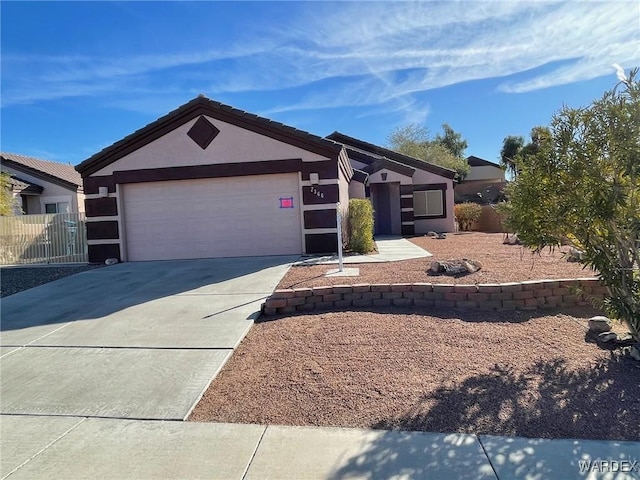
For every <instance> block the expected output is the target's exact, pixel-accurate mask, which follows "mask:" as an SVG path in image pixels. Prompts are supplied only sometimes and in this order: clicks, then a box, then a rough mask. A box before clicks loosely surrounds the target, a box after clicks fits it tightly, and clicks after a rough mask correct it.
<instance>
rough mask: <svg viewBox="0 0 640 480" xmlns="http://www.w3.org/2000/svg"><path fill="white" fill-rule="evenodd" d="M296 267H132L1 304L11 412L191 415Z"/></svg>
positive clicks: (276, 260)
mask: <svg viewBox="0 0 640 480" xmlns="http://www.w3.org/2000/svg"><path fill="white" fill-rule="evenodd" d="M295 260H296V257H252V258H233V259H207V260H189V261H168V262H143V263H124V264H120V265H115V266H111V267H105V268H101V269H96V270H92V271H88V272H84V273H81V274H78V275H74V276H71V277H67V278H64V279H61V280H58V281H56V282H52V283H49V284H46V285H42V286H40V287H37V288H34V289H31V290H28V291H24V292H21V293H18V294H15V295H12V296H10V297H6V298H4V299H2V324H1V332H0V345H1V347H0V355H1V356H2V358H1V360H0V369H1V371H0V391H1V392H2V398H1V399H0V413H2V414H38V415H71V416H83V417H103V418H105V417H106V418H131V419H156V420H182V419H184V418H185V417H186V416H187V415H188V414H189V412H190V411H191V409H192V408H193V406H194V405H195V403H196V402H197V401H198V400H199V398H200V396H201V395H202V393H203V392H204V390H205V389H206V388H207V386H208V385H209V383H210V382H211V380H212V379H213V377H214V376H215V375H216V374H217V373H218V371H219V370H220V368H221V367H222V365H224V363H225V362H226V360H227V359H228V358H229V357H230V355H231V353H232V352H233V349H234V348H235V347H236V346H237V345H238V344H239V342H240V341H241V340H242V338H243V337H244V335H245V334H246V332H247V331H248V330H249V328H250V327H251V324H252V322H253V320H254V319H255V318H256V317H257V316H258V313H259V309H260V304H261V303H262V301H263V300H264V298H265V297H267V296H268V295H270V294H271V292H272V291H273V289H274V288H275V287H276V285H277V284H278V282H279V281H280V279H281V278H282V276H283V275H284V274H285V273H286V271H287V269H288V267H289V266H290V264H291V263H292V262H293V261H295Z"/></svg>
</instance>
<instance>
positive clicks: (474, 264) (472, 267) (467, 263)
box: [462, 258, 482, 273]
mask: <svg viewBox="0 0 640 480" xmlns="http://www.w3.org/2000/svg"><path fill="white" fill-rule="evenodd" d="M462 265H463V266H464V268H466V269H467V272H469V273H476V272H477V271H478V270H480V269H481V268H482V264H481V263H480V262H479V261H478V260H468V259H466V258H463V259H462Z"/></svg>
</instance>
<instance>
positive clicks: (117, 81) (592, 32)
mask: <svg viewBox="0 0 640 480" xmlns="http://www.w3.org/2000/svg"><path fill="white" fill-rule="evenodd" d="M290 10H291V15H290V17H287V18H286V19H280V20H279V23H278V24H277V25H276V26H273V27H270V30H267V31H266V33H265V32H262V33H261V37H260V38H261V40H260V41H259V42H257V41H256V36H255V35H253V36H252V38H251V40H246V41H244V42H243V41H242V39H234V38H227V39H217V41H218V42H226V43H220V45H219V46H217V48H215V49H211V48H203V49H201V50H195V51H194V50H190V51H175V52H167V53H164V54H160V55H159V54H144V53H139V54H133V55H130V56H128V57H124V58H120V57H118V58H102V57H101V58H95V57H92V56H62V55H61V56H58V57H34V56H20V55H18V54H16V53H15V52H13V53H12V52H9V54H8V55H3V59H2V66H3V77H5V78H7V79H10V81H5V82H4V85H3V99H2V102H3V105H11V104H17V103H18V104H19V103H32V102H37V101H41V100H51V99H57V98H67V97H74V96H100V95H104V94H107V93H113V92H117V93H119V94H122V95H124V96H125V97H126V96H127V95H129V97H130V96H132V95H135V94H136V92H140V91H143V92H151V93H148V94H146V95H145V96H142V97H140V98H138V99H137V100H135V99H134V100H132V101H129V98H124V99H122V100H119V101H117V102H115V103H113V101H112V105H121V106H123V107H124V108H127V106H128V107H129V108H133V109H145V110H146V109H154V106H157V102H154V101H153V98H154V94H153V93H152V92H154V91H155V92H156V94H155V97H160V96H162V95H164V96H163V98H165V99H166V98H168V96H167V92H171V95H170V97H171V98H174V97H175V98H177V97H181V96H184V93H188V92H192V91H197V92H205V93H208V94H210V95H212V96H221V95H222V96H224V95H232V94H234V93H242V92H245V93H246V92H280V91H288V92H289V93H290V95H288V98H287V100H286V101H281V103H276V104H275V105H274V106H273V107H271V108H270V109H269V110H268V111H267V112H264V113H272V114H273V113H283V112H290V111H293V110H301V111H302V110H312V109H318V108H339V107H345V106H379V107H380V108H382V109H389V110H393V109H394V108H395V107H396V106H401V107H406V108H407V109H408V110H411V108H412V106H414V105H416V104H417V103H416V102H417V100H416V96H417V95H418V94H419V93H421V92H426V91H429V90H432V89H437V88H441V87H446V86H450V85H454V84H457V83H461V82H468V81H473V80H480V79H491V78H495V79H501V78H504V79H505V80H504V81H503V83H502V84H501V85H500V86H499V87H498V88H499V90H500V91H502V92H505V93H522V92H529V91H534V90H538V89H543V88H549V87H553V86H556V85H564V84H570V83H574V82H579V81H582V80H588V79H592V78H595V77H599V76H602V75H612V70H611V64H612V63H614V62H617V63H620V64H621V65H623V66H627V67H631V66H635V64H637V62H638V47H637V45H638V42H639V41H640V29H639V28H638V22H639V19H640V4H638V3H637V2H636V1H633V2H624V1H621V2H616V1H613V2H606V1H581V2H578V1H575V2H572V1H568V2H564V1H563V2H540V1H534V2H524V1H517V2H512V1H510V2H500V1H470V2H462V1H449V2H423V3H410V2H398V3H371V2H356V3H337V4H336V3H332V4H326V3H320V2H318V3H304V4H298V3H292V4H291V9H290ZM240 20H241V19H239V21H240ZM195 34H196V32H194V35H195ZM201 34H202V33H201V32H197V35H201ZM273 98H278V96H277V95H273ZM275 102H278V100H274V103H275ZM160 103H163V104H164V102H160ZM156 110H157V108H156ZM415 111H416V115H417V116H419V115H421V114H420V113H419V112H420V111H422V110H421V107H420V108H416V110H415ZM154 113H156V112H154ZM416 118H418V117H416Z"/></svg>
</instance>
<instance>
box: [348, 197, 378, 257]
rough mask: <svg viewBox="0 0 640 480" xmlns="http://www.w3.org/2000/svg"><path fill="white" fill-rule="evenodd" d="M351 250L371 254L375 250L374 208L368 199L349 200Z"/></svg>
mask: <svg viewBox="0 0 640 480" xmlns="http://www.w3.org/2000/svg"><path fill="white" fill-rule="evenodd" d="M348 218H349V222H348V224H349V250H351V251H352V252H355V253H369V252H371V251H373V250H374V248H375V243H374V241H373V206H372V205H371V202H370V201H369V200H367V199H360V198H352V199H351V200H349V217H348Z"/></svg>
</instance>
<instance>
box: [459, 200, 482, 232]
mask: <svg viewBox="0 0 640 480" xmlns="http://www.w3.org/2000/svg"><path fill="white" fill-rule="evenodd" d="M453 211H454V214H455V216H456V220H457V221H458V225H460V230H463V231H470V230H471V225H473V223H474V222H477V221H478V220H479V219H480V216H481V215H482V207H481V206H480V205H478V204H477V203H472V202H465V203H458V204H457V205H454V207H453Z"/></svg>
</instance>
